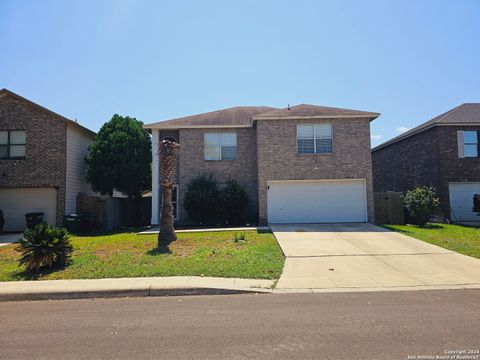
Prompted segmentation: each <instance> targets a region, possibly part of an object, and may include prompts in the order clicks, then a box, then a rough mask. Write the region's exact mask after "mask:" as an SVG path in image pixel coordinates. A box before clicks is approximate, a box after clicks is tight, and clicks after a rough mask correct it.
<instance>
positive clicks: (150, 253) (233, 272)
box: [0, 231, 284, 281]
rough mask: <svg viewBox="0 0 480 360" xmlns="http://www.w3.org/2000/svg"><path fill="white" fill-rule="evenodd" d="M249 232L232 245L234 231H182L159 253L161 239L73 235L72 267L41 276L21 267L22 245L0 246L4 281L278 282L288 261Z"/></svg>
mask: <svg viewBox="0 0 480 360" xmlns="http://www.w3.org/2000/svg"><path fill="white" fill-rule="evenodd" d="M244 233H245V241H239V242H234V241H233V235H234V234H235V232H234V231H225V232H198V233H180V234H177V236H178V240H177V241H175V242H174V243H172V244H171V245H170V246H169V248H168V249H156V245H157V236H156V235H137V234H136V233H118V234H108V235H100V236H72V237H71V241H72V245H73V247H74V253H73V256H72V263H71V264H70V265H69V266H68V267H67V268H65V269H60V270H55V271H52V272H44V273H41V274H30V273H26V272H25V270H24V268H23V267H19V266H18V262H17V259H18V257H19V256H18V255H19V253H18V252H16V251H15V248H16V247H17V246H18V245H16V244H12V245H8V246H4V247H0V281H13V280H35V279H38V280H47V279H99V278H118V277H140V276H143V277H144V276H185V275H192V276H193V275H196V276H200V275H204V276H218V277H239V278H257V279H277V278H279V277H280V274H281V271H282V268H283V262H284V258H283V254H282V252H281V250H280V247H279V246H278V244H277V241H276V240H275V237H274V236H273V234H272V233H269V232H265V233H261V232H257V231H245V232H244Z"/></svg>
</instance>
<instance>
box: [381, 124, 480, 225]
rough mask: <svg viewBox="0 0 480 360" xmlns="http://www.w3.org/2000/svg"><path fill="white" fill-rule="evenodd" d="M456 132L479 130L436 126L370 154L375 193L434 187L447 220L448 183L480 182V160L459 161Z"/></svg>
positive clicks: (448, 216)
mask: <svg viewBox="0 0 480 360" xmlns="http://www.w3.org/2000/svg"><path fill="white" fill-rule="evenodd" d="M458 130H480V126H436V127H433V128H431V129H428V130H426V131H423V132H421V133H418V134H415V135H412V136H410V137H408V138H406V139H404V140H401V141H398V142H395V143H393V144H390V145H387V146H385V147H383V148H380V149H378V150H375V151H373V153H372V162H373V180H374V190H375V192H383V191H408V190H412V189H414V188H415V187H417V186H422V185H426V186H434V187H435V188H437V191H438V194H439V197H440V210H441V212H442V214H443V216H444V217H445V218H447V219H449V218H450V199H449V192H448V183H449V182H470V181H472V182H478V181H480V158H478V157H477V158H459V157H458V142H457V131H458Z"/></svg>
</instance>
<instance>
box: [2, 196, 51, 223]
mask: <svg viewBox="0 0 480 360" xmlns="http://www.w3.org/2000/svg"><path fill="white" fill-rule="evenodd" d="M0 210H2V211H3V215H4V218H5V227H4V231H23V230H24V229H25V227H26V222H25V214H26V213H29V212H43V213H44V220H45V221H46V222H48V223H49V224H52V225H55V222H56V221H55V220H56V213H57V191H56V189H55V188H9V189H0Z"/></svg>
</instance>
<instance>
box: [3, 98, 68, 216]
mask: <svg viewBox="0 0 480 360" xmlns="http://www.w3.org/2000/svg"><path fill="white" fill-rule="evenodd" d="M0 130H26V136H27V153H26V157H25V159H24V160H0V187H2V188H9V187H19V188H21V187H55V188H57V224H58V225H60V224H61V223H62V220H63V214H64V209H65V164H66V163H65V161H66V159H65V158H66V131H67V130H66V124H65V122H63V121H60V120H58V119H56V118H54V117H53V115H50V114H48V113H46V112H43V111H39V110H38V109H36V108H34V107H33V106H31V105H30V104H28V103H27V102H24V101H19V100H16V99H13V98H11V97H9V96H7V97H4V98H2V99H0Z"/></svg>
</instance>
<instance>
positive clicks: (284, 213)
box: [267, 180, 367, 223]
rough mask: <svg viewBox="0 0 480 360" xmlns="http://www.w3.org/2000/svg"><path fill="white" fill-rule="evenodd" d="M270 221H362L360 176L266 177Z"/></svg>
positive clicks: (363, 200)
mask: <svg viewBox="0 0 480 360" xmlns="http://www.w3.org/2000/svg"><path fill="white" fill-rule="evenodd" d="M268 187H269V188H268V191H267V207H268V221H269V222H270V223H328V222H366V221H367V205H366V191H365V181H364V180H318V181H303V180H299V181H269V182H268Z"/></svg>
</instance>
